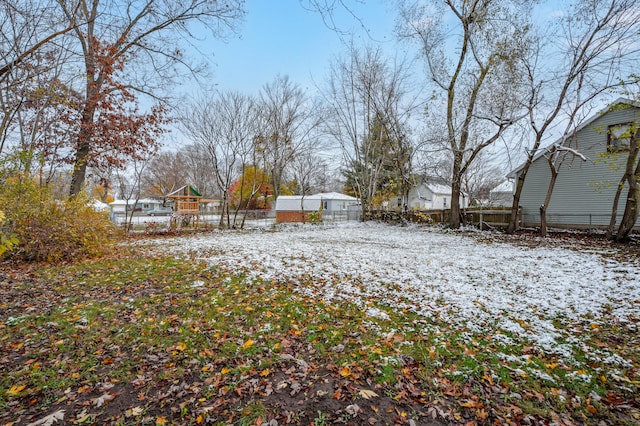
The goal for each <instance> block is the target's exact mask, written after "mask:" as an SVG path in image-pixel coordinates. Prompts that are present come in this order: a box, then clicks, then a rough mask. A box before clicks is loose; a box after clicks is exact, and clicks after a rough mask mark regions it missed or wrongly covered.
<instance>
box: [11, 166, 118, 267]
mask: <svg viewBox="0 0 640 426" xmlns="http://www.w3.org/2000/svg"><path fill="white" fill-rule="evenodd" d="M88 201H89V200H88V198H87V197H86V196H85V195H80V196H78V197H76V198H74V199H66V200H56V199H55V198H54V197H53V196H52V195H51V194H50V193H49V192H48V191H47V190H46V189H45V188H40V187H39V186H38V185H37V184H36V183H35V182H33V181H31V180H30V179H24V180H23V179H19V178H10V179H7V180H6V181H5V182H4V184H3V185H2V188H1V189H0V205H1V206H2V208H3V210H4V214H5V216H6V218H5V220H4V222H3V223H2V224H0V233H3V234H6V235H12V236H15V238H16V239H17V241H18V243H17V244H15V246H14V247H13V250H12V251H10V252H8V253H6V254H5V255H8V256H10V257H13V258H19V259H22V260H29V261H31V260H33V261H47V262H60V261H66V260H74V259H78V258H84V257H95V256H99V255H101V254H104V253H105V252H106V251H107V250H109V249H110V248H111V247H112V246H113V244H114V243H115V241H116V235H117V230H116V228H115V227H114V226H113V224H112V223H111V222H110V221H109V217H108V215H107V214H106V213H104V212H97V211H96V210H94V209H93V208H92V207H91V206H90V205H89V204H88Z"/></svg>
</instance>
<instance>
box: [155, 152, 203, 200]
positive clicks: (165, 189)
mask: <svg viewBox="0 0 640 426" xmlns="http://www.w3.org/2000/svg"><path fill="white" fill-rule="evenodd" d="M186 183H192V182H190V181H189V179H188V177H187V163H186V158H185V154H183V153H182V151H176V152H173V151H164V152H160V153H158V154H157V155H156V156H155V157H153V158H152V159H151V161H150V162H149V166H148V167H147V172H146V173H145V174H144V176H143V177H142V184H143V187H144V191H145V192H146V193H148V194H149V195H151V196H155V197H162V196H164V195H167V194H170V193H171V192H173V191H175V190H176V189H178V188H180V187H181V186H182V185H185V184H186ZM194 184H195V183H194Z"/></svg>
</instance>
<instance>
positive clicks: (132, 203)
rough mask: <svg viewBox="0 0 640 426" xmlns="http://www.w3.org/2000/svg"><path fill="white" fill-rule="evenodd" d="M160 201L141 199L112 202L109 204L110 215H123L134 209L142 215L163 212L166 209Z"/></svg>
mask: <svg viewBox="0 0 640 426" xmlns="http://www.w3.org/2000/svg"><path fill="white" fill-rule="evenodd" d="M162 204H163V202H162V201H161V200H155V199H153V198H142V199H140V200H138V202H137V203H136V200H114V201H112V202H111V203H109V207H110V208H111V214H112V215H124V214H125V213H129V212H131V210H132V209H134V210H135V211H136V212H140V213H143V214H150V213H151V214H153V212H154V211H165V210H166V207H163V206H162Z"/></svg>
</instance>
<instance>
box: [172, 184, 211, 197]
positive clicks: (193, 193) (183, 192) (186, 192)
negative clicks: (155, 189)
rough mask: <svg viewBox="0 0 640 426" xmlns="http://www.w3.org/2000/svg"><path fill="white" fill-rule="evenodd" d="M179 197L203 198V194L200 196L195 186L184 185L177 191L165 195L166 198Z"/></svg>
mask: <svg viewBox="0 0 640 426" xmlns="http://www.w3.org/2000/svg"><path fill="white" fill-rule="evenodd" d="M178 196H189V197H202V194H200V193H199V192H198V190H197V189H195V188H194V187H193V186H191V185H184V186H182V187H180V188H178V189H176V190H175V191H173V192H171V193H169V194H167V195H165V197H178Z"/></svg>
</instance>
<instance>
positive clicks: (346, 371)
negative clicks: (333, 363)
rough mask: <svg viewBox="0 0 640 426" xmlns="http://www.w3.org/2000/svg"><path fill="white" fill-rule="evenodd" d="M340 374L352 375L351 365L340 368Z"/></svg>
mask: <svg viewBox="0 0 640 426" xmlns="http://www.w3.org/2000/svg"><path fill="white" fill-rule="evenodd" d="M340 375H341V376H342V377H349V376H350V375H351V369H350V368H349V367H342V368H341V369H340Z"/></svg>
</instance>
